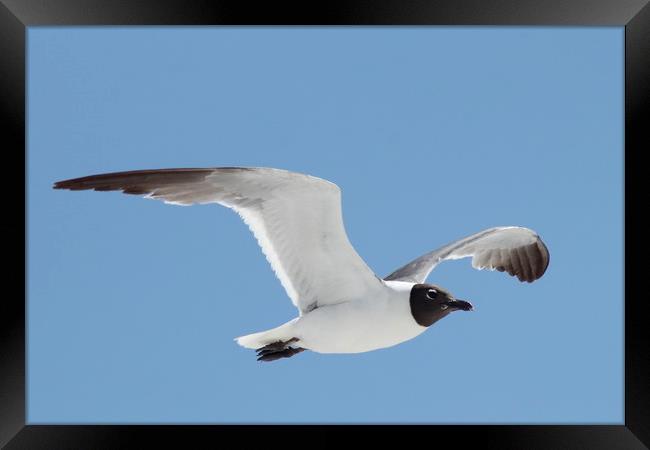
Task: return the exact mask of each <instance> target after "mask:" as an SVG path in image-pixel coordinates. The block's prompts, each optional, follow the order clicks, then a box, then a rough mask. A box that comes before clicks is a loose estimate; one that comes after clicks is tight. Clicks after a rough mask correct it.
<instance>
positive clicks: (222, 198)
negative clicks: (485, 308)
mask: <svg viewBox="0 0 650 450" xmlns="http://www.w3.org/2000/svg"><path fill="white" fill-rule="evenodd" d="M54 189H69V190H73V191H77V190H86V189H93V190H95V191H122V192H124V193H125V194H135V195H142V196H145V198H152V199H159V200H163V201H164V202H165V203H170V204H174V205H192V204H196V203H198V204H205V203H218V204H220V205H223V206H226V207H228V208H231V209H233V210H234V211H236V212H237V213H238V214H239V215H240V216H241V218H242V219H243V220H244V222H245V223H246V224H247V225H248V226H249V228H250V230H251V231H252V232H253V235H254V236H255V238H256V239H257V241H258V243H259V245H260V247H261V248H262V252H263V253H264V255H265V256H266V259H267V260H268V262H269V263H270V264H271V267H272V268H273V271H274V272H275V274H276V275H277V277H278V278H279V280H280V283H282V286H283V287H284V289H285V290H286V292H287V295H288V296H289V298H290V299H291V301H292V302H293V304H294V305H295V306H296V308H298V313H299V314H298V317H296V318H294V319H292V320H290V321H288V322H287V323H285V324H283V325H280V326H279V327H277V328H273V329H271V330H267V331H261V332H259V333H253V334H249V335H246V336H241V337H238V338H236V339H235V340H236V341H237V343H239V344H240V345H241V346H243V347H246V348H251V349H255V350H257V356H258V360H259V361H274V360H276V359H279V358H288V357H291V356H293V355H295V354H297V353H300V352H302V351H304V350H311V351H314V352H318V353H361V352H367V351H371V350H377V349H381V348H386V347H391V346H394V345H397V344H399V343H402V342H405V341H408V340H410V339H413V338H414V337H416V336H418V335H419V334H421V333H422V332H424V331H425V330H426V329H427V328H428V327H430V326H431V325H433V324H434V323H435V322H437V321H438V320H440V319H442V318H443V317H445V316H447V315H449V314H450V313H452V312H454V311H471V310H472V309H473V307H472V305H471V304H470V303H469V302H467V301H464V300H459V299H457V298H456V297H454V296H453V295H452V294H451V293H450V292H449V291H448V290H446V289H444V288H442V287H441V286H437V285H435V284H427V283H425V280H426V279H427V277H428V276H429V273H430V272H431V271H432V270H433V269H434V268H435V267H436V266H437V265H438V264H439V263H440V262H441V261H445V260H448V259H460V258H466V257H471V258H472V267H474V268H475V269H479V270H480V269H489V270H495V269H496V270H498V271H501V272H507V273H508V274H510V275H511V276H516V277H517V278H518V279H519V281H522V282H523V281H525V282H528V283H531V282H533V281H535V280H537V279H539V278H540V277H541V276H542V275H543V274H544V272H545V271H546V268H547V267H548V263H549V252H548V249H547V248H546V245H545V244H544V242H542V239H541V238H540V237H539V236H538V235H537V233H535V232H534V231H532V230H530V229H528V228H523V227H517V226H506V227H494V228H489V229H487V230H483V231H481V232H479V233H476V234H473V235H471V236H468V237H465V238H463V239H460V240H457V241H454V242H452V243H450V244H447V245H445V246H443V247H441V248H439V249H437V250H433V251H431V252H429V253H426V254H424V255H422V256H420V257H419V258H417V259H415V260H413V261H411V262H409V263H408V264H406V265H404V266H403V267H401V268H399V269H397V270H395V271H394V272H393V273H391V274H390V275H388V276H386V277H384V278H383V279H381V278H379V277H378V276H376V275H375V274H374V273H373V271H372V270H371V269H370V268H369V267H368V266H367V265H366V263H365V262H364V260H363V259H361V257H360V256H359V255H358V254H357V252H356V251H355V250H354V248H353V247H352V245H351V244H350V241H349V240H348V237H347V234H346V232H345V228H344V225H343V216H342V212H341V191H340V189H339V187H338V186H337V185H336V184H334V183H331V182H329V181H327V180H324V179H321V178H316V177H313V176H310V175H304V174H299V173H295V172H289V171H286V170H280V169H272V168H246V167H219V168H200V169H161V170H136V171H130V172H118V173H107V174H101V175H93V176H88V177H83V178H75V179H71V180H65V181H59V182H57V183H55V184H54Z"/></svg>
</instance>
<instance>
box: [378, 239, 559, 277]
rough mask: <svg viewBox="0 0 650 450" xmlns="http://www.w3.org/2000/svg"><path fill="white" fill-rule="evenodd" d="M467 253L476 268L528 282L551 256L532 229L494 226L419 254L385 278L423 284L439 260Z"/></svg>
mask: <svg viewBox="0 0 650 450" xmlns="http://www.w3.org/2000/svg"><path fill="white" fill-rule="evenodd" d="M468 256H471V257H472V267H474V268H475V269H479V270H481V269H490V270H495V269H496V270H498V271H500V272H504V271H505V272H508V273H509V274H510V275H512V276H515V275H516V276H517V278H519V281H527V282H529V283H532V282H533V281H535V280H537V279H538V278H540V277H541V276H542V275H544V272H545V271H546V268H547V267H548V262H549V258H550V257H549V253H548V249H547V248H546V245H545V244H544V242H542V239H541V238H540V237H539V236H538V235H537V233H535V232H534V231H533V230H530V229H528V228H522V227H495V228H489V229H487V230H483V231H481V232H480V233H476V234H473V235H471V236H468V237H466V238H463V239H460V240H458V241H455V242H452V243H450V244H447V245H445V246H444V247H441V248H439V249H437V250H434V251H432V252H429V253H427V254H425V255H422V256H420V257H419V258H417V259H414V260H413V261H411V262H410V263H408V264H406V265H405V266H403V267H401V268H399V269H397V270H396V271H395V272H393V273H391V274H390V275H388V276H387V277H386V278H384V279H385V280H396V281H409V282H412V283H423V282H424V280H426V278H427V277H428V276H429V273H431V271H432V270H433V268H434V267H436V266H437V265H438V263H440V262H441V261H444V260H446V259H460V258H466V257H468Z"/></svg>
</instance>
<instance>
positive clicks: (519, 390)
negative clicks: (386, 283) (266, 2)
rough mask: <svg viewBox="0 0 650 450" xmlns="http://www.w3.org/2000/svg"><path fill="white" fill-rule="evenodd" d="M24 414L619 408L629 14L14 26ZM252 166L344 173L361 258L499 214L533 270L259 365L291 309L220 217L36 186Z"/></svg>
mask: <svg viewBox="0 0 650 450" xmlns="http://www.w3.org/2000/svg"><path fill="white" fill-rule="evenodd" d="M28 48H29V56H28V97H29V98H28V120H29V129H28V154H27V163H28V184H27V189H28V204H27V208H28V209H27V214H28V215H27V218H28V298H27V312H28V422H29V423H242V422H246V423H250V422H254V423H288V422H304V423H312V422H325V423H348V422H353V423H366V422H373V423H376V422H384V423H622V421H623V388H624V385H623V297H622V292H623V284H622V275H623V261H622V258H623V245H622V242H623V241H622V236H623V230H622V224H623V220H622V211H623V210H622V208H623V202H622V200H623V186H622V183H623V164H622V162H623V161H622V155H623V28H542V27H536V28H490V27H451V28H450V27H413V28H409V27H396V28H382V27H377V28H336V27H331V28H316V27H308V28H293V29H286V28H272V27H267V28H254V27H243V28H238V27H230V28H191V27H185V28H165V27H158V28H111V27H103V28H85V27H82V28H30V29H29V30H28ZM214 166H267V167H278V168H284V169H288V170H294V171H298V172H303V173H309V174H312V175H315V176H319V177H322V178H326V179H328V180H330V181H333V182H335V183H337V184H338V185H339V186H340V187H341V189H342V196H343V213H344V218H345V224H346V228H347V231H348V235H349V237H350V240H351V242H352V243H353V245H354V246H355V247H356V249H357V251H358V252H359V254H360V255H361V256H362V257H363V258H364V259H365V260H366V261H367V263H368V264H369V266H370V267H371V268H372V269H373V270H375V272H376V273H377V274H378V275H380V276H385V275H387V274H388V273H390V272H392V271H393V270H394V269H396V268H397V267H399V266H401V265H402V264H404V263H405V262H407V261H409V260H410V259H412V258H414V257H416V256H419V255H420V254H422V253H424V252H426V251H429V250H431V249H433V248H436V247H438V246H440V245H443V244H445V243H447V242H449V241H451V240H455V239H457V238H460V237H463V236H466V235H468V234H471V233H474V232H477V231H480V230H482V229H484V228H488V227H492V226H497V225H521V226H527V227H530V228H533V229H534V230H536V231H537V232H538V233H539V234H540V235H541V236H542V238H543V239H544V240H545V242H546V243H547V245H548V247H549V249H550V252H551V263H550V266H549V269H548V271H547V273H546V275H545V276H544V277H543V278H542V279H541V280H539V281H537V282H535V283H533V284H526V283H523V284H522V283H519V282H518V281H517V280H516V279H514V278H510V277H508V276H507V275H504V274H502V273H499V272H479V271H475V270H473V269H472V268H471V266H470V263H469V260H461V261H449V262H445V263H443V264H442V265H440V266H438V268H437V269H436V270H434V272H433V273H432V274H431V275H430V277H429V279H428V281H430V282H433V283H437V284H440V285H442V286H444V287H446V288H448V289H449V290H451V292H453V293H454V294H455V295H457V296H458V297H459V298H466V299H468V300H470V301H472V303H473V304H474V306H475V311H474V312H472V313H463V312H457V313H455V314H453V315H451V316H449V317H447V318H445V319H444V320H442V321H440V322H438V323H437V324H436V325H435V326H433V327H432V328H431V329H429V330H428V331H427V332H425V333H424V334H422V335H421V336H419V337H417V338H416V339H414V340H412V341H409V342H406V343H404V344H401V345H398V346H396V347H393V348H389V349H385V350H379V351H374V352H369V353H363V354H356V355H319V354H315V353H311V352H304V353H301V354H300V355H298V356H296V357H294V358H291V359H287V360H281V361H278V362H274V363H270V364H262V363H258V362H257V361H256V360H255V354H254V352H253V351H250V350H246V349H243V348H241V347H239V346H237V345H236V343H235V342H234V341H233V338H234V337H236V336H240V335H243V334H248V333H251V332H255V331H261V330H266V329H269V328H272V327H275V326H277V325H280V324H282V323H284V322H286V321H287V320H289V319H291V318H292V317H294V316H295V315H296V311H295V309H294V308H293V306H292V305H291V303H290V301H289V299H288V297H287V296H286V294H285V292H284V291H283V290H282V287H281V286H280V283H279V282H278V281H277V280H276V279H275V277H274V275H273V272H272V270H271V268H270V267H269V266H268V264H267V263H266V260H265V259H264V257H263V256H262V253H261V251H260V250H259V248H258V247H257V245H256V242H255V240H254V238H253V236H252V235H251V234H250V233H249V231H248V229H247V227H246V226H245V225H244V224H243V223H242V222H240V219H239V218H238V217H237V215H236V214H234V213H233V212H232V211H230V210H228V209H225V208H222V207H219V206H216V205H204V206H194V207H191V208H182V207H175V206H170V205H165V204H163V203H161V202H155V201H151V200H143V199H141V198H139V197H136V196H125V195H121V194H117V193H98V192H67V191H55V190H52V189H51V186H52V183H53V182H54V181H58V180H62V179H66V178H72V177H79V176H85V175H90V174H95V173H102V172H111V171H120V170H134V169H150V168H169V167H214Z"/></svg>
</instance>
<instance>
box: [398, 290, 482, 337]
mask: <svg viewBox="0 0 650 450" xmlns="http://www.w3.org/2000/svg"><path fill="white" fill-rule="evenodd" d="M410 302H411V314H412V315H413V318H414V319H415V321H416V322H417V323H418V324H420V325H422V326H423V327H430V326H431V325H433V324H434V323H435V322H437V321H438V320H440V319H442V318H443V317H445V316H446V315H447V314H449V313H451V312H454V311H458V310H463V311H471V310H472V309H474V308H473V307H472V304H471V303H469V302H466V301H464V300H457V299H456V298H455V297H454V296H453V295H451V294H450V293H449V292H448V291H446V290H445V289H443V288H441V287H440V286H436V285H433V284H416V285H415V286H413V288H411V298H410Z"/></svg>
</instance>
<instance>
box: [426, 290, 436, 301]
mask: <svg viewBox="0 0 650 450" xmlns="http://www.w3.org/2000/svg"><path fill="white" fill-rule="evenodd" d="M427 297H428V298H430V299H431V300H435V299H436V297H438V291H436V290H435V289H429V290H428V291H427Z"/></svg>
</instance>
